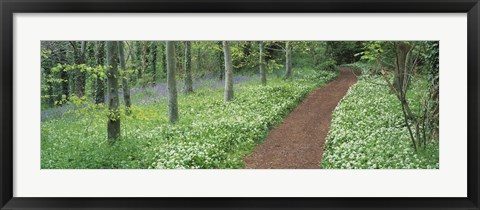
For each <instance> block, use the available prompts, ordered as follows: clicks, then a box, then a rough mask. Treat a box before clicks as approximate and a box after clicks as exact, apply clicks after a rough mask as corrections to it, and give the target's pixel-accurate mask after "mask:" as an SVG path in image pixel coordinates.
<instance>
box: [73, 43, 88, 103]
mask: <svg viewBox="0 0 480 210" xmlns="http://www.w3.org/2000/svg"><path fill="white" fill-rule="evenodd" d="M70 43H71V44H72V47H73V57H74V59H75V64H77V65H80V64H84V63H85V48H86V41H82V42H81V43H80V49H78V46H77V43H76V42H75V41H72V42H70ZM75 94H76V95H77V96H78V97H80V98H81V97H83V96H84V94H85V73H84V72H82V71H81V69H80V68H78V67H77V68H76V69H75Z"/></svg>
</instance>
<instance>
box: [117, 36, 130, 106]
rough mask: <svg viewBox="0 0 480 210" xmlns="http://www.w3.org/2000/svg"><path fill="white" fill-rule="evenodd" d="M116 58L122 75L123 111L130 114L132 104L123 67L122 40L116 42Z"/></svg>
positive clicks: (126, 74)
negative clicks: (124, 108)
mask: <svg viewBox="0 0 480 210" xmlns="http://www.w3.org/2000/svg"><path fill="white" fill-rule="evenodd" d="M118 58H119V60H120V69H121V70H122V71H123V74H121V77H122V89H123V101H124V102H125V107H126V110H125V113H126V114H127V115H128V114H130V107H131V105H132V103H131V101H130V87H129V86H128V76H129V75H128V73H127V72H126V67H125V53H124V52H123V41H119V42H118Z"/></svg>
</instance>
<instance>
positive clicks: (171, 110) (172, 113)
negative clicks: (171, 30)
mask: <svg viewBox="0 0 480 210" xmlns="http://www.w3.org/2000/svg"><path fill="white" fill-rule="evenodd" d="M174 47H175V43H174V42H172V41H166V54H167V55H166V59H167V91H168V120H169V121H170V123H175V122H177V121H178V103H177V84H176V81H175V49H174Z"/></svg>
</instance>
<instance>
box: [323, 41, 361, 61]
mask: <svg viewBox="0 0 480 210" xmlns="http://www.w3.org/2000/svg"><path fill="white" fill-rule="evenodd" d="M362 49H363V46H362V42H357V41H329V42H326V54H327V56H328V57H329V58H331V59H333V60H335V61H336V62H337V64H347V63H354V62H356V61H358V58H357V57H355V55H356V54H358V53H359V52H361V51H362Z"/></svg>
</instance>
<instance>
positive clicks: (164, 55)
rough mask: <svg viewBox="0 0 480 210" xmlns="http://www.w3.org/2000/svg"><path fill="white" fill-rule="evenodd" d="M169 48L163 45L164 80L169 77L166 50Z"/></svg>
mask: <svg viewBox="0 0 480 210" xmlns="http://www.w3.org/2000/svg"><path fill="white" fill-rule="evenodd" d="M166 48H167V46H166V45H165V44H163V45H162V46H161V49H162V72H163V74H162V78H166V77H167V52H166V51H167V50H166Z"/></svg>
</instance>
